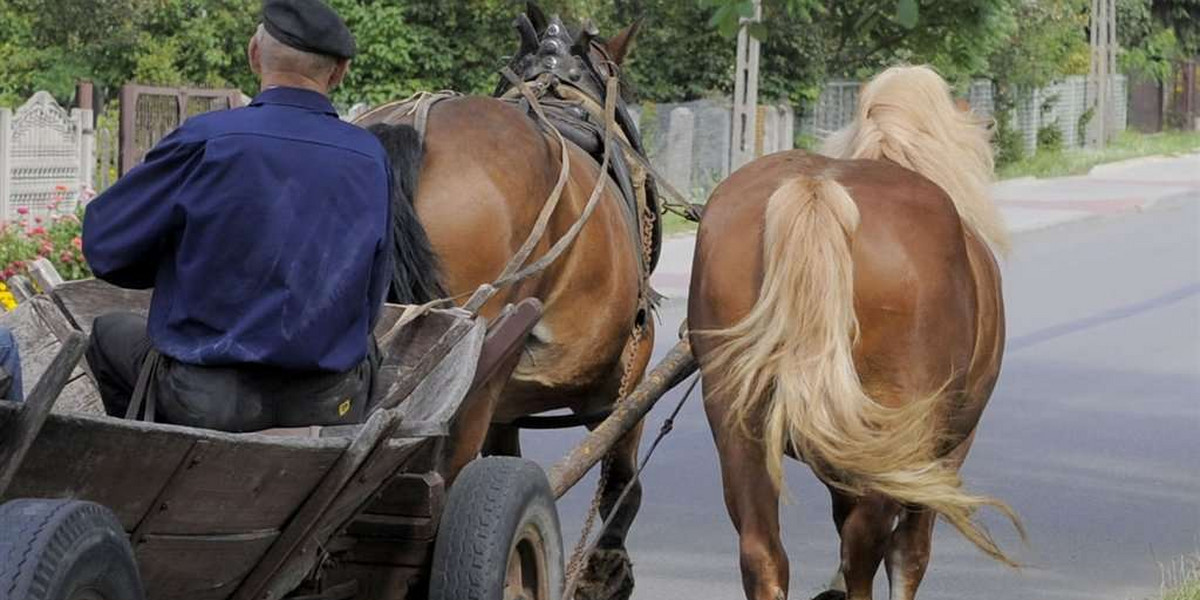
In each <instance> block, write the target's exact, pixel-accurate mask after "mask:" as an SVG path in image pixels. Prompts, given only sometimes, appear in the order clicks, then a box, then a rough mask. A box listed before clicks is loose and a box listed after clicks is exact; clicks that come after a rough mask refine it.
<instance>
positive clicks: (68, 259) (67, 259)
mask: <svg viewBox="0 0 1200 600" xmlns="http://www.w3.org/2000/svg"><path fill="white" fill-rule="evenodd" d="M58 258H60V259H61V260H62V261H63V262H65V263H70V262H71V261H72V260H74V259H75V257H73V256H71V253H70V252H63V253H62V254H61V255H59V257H58Z"/></svg>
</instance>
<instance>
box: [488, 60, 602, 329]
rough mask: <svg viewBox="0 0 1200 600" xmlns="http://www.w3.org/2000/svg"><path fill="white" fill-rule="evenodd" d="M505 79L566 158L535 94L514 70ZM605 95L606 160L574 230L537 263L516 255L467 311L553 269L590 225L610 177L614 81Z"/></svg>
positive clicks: (538, 233)
mask: <svg viewBox="0 0 1200 600" xmlns="http://www.w3.org/2000/svg"><path fill="white" fill-rule="evenodd" d="M504 76H505V77H507V78H508V79H509V81H511V82H513V84H514V85H517V86H519V89H521V92H522V94H527V95H526V100H528V101H529V104H530V106H531V107H532V108H533V110H534V113H535V114H537V116H538V118H539V119H541V120H542V121H543V123H544V124H545V125H546V126H547V127H549V128H550V130H551V131H553V132H554V134H555V135H556V136H557V137H558V139H559V141H560V143H562V144H563V154H564V156H565V155H566V141H565V140H563V139H562V134H561V133H559V132H558V129H557V128H556V127H554V125H553V124H552V123H550V120H549V119H547V118H546V114H545V112H543V111H542V107H541V105H540V104H539V103H538V100H537V98H536V97H534V96H533V94H532V93H531V92H530V91H529V89H528V87H526V86H525V85H524V82H523V81H521V80H520V79H518V78H517V76H516V74H514V73H513V72H512V71H511V70H509V69H507V68H506V69H505V70H504ZM605 96H606V100H605V105H606V106H605V120H604V158H603V160H602V161H601V164H600V176H599V177H598V178H597V179H596V185H595V187H593V188H592V193H591V196H589V197H588V201H587V204H586V205H585V206H584V208H583V212H582V213H580V215H579V218H578V219H576V220H575V222H574V223H572V224H571V228H570V229H568V230H567V232H566V233H564V234H563V236H562V237H561V238H559V240H558V241H557V242H555V243H554V245H553V246H551V247H550V249H549V250H548V251H547V252H546V254H545V255H544V256H542V257H541V258H539V259H538V260H536V261H534V262H533V263H532V264H530V265H529V266H528V267H525V268H524V269H520V267H521V265H522V264H524V258H526V257H528V252H526V253H525V256H523V257H522V256H521V255H520V254H518V255H517V256H514V257H513V259H512V260H511V261H509V263H508V266H507V267H506V268H505V269H504V273H502V274H501V276H500V277H499V278H497V279H496V281H495V282H493V283H492V284H491V286H489V288H488V289H486V290H485V289H481V290H480V291H479V292H477V293H476V296H475V297H472V298H471V300H470V301H468V302H467V304H466V306H465V308H466V309H467V310H470V311H474V310H477V309H478V307H479V306H482V305H483V302H486V301H487V298H490V297H491V296H492V295H494V294H495V293H496V290H497V289H498V288H501V287H504V286H506V285H511V284H513V283H517V282H518V281H521V280H523V279H527V278H528V277H530V276H532V275H534V274H536V273H538V272H540V271H542V270H543V269H545V268H546V267H548V266H550V264H551V263H553V262H554V261H555V260H557V259H558V257H559V256H560V255H561V254H562V253H563V252H565V251H566V249H567V248H568V247H569V246H570V245H571V244H572V243H573V242H574V241H575V239H576V238H577V237H578V236H579V232H580V231H581V230H582V229H583V226H584V225H585V224H586V223H587V222H588V219H589V218H590V217H591V216H592V213H593V212H594V211H595V210H596V206H597V205H599V200H600V196H601V192H602V191H603V190H604V183H605V181H606V177H607V176H606V175H605V173H607V172H608V163H609V161H610V160H611V159H612V131H613V124H614V120H615V116H614V115H615V110H616V96H617V86H616V80H615V79H610V80H609V84H608V90H607V91H606V93H605ZM555 203H556V204H557V199H555ZM547 206H549V203H547ZM543 214H544V215H545V216H547V218H548V217H549V215H548V214H546V210H545V209H544V208H543ZM539 225H542V227H541V231H539V230H538V229H536V228H535V230H534V233H531V234H530V236H529V238H528V239H526V240H525V244H526V245H527V246H529V250H531V251H532V246H533V245H535V244H536V241H537V240H535V239H534V235H535V234H536V236H537V238H538V239H540V238H541V236H542V234H544V233H545V226H544V223H541V220H540V219H539ZM522 250H525V248H524V247H523V248H522ZM518 257H520V258H521V261H520V263H518V261H517V259H518ZM518 269H519V270H518ZM488 292H490V293H488ZM485 295H486V297H484V298H483V301H482V302H479V303H478V304H476V301H477V299H478V298H479V297H482V296H485Z"/></svg>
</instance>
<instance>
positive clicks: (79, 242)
mask: <svg viewBox="0 0 1200 600" xmlns="http://www.w3.org/2000/svg"><path fill="white" fill-rule="evenodd" d="M71 245H72V246H75V247H76V248H79V249H80V250H83V238H81V237H79V236H75V238H74V239H72V240H71Z"/></svg>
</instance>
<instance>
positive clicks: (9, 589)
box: [0, 500, 145, 600]
mask: <svg viewBox="0 0 1200 600" xmlns="http://www.w3.org/2000/svg"><path fill="white" fill-rule="evenodd" d="M87 592H91V593H92V595H91V596H86V597H90V598H96V597H98V598H100V599H102V600H144V598H145V593H144V592H143V590H142V580H141V576H140V575H139V574H138V568H137V562H136V561H135V560H134V558H133V549H132V548H130V546H129V540H128V539H127V538H126V537H125V531H124V530H123V529H122V528H121V524H120V522H118V521H117V518H116V516H115V515H113V513H112V511H110V510H108V509H107V508H105V507H103V506H100V505H99V504H95V503H92V502H82V501H79V500H13V501H11V502H8V503H5V504H3V505H0V600H75V599H77V598H81V597H85V596H83V594H85V593H87Z"/></svg>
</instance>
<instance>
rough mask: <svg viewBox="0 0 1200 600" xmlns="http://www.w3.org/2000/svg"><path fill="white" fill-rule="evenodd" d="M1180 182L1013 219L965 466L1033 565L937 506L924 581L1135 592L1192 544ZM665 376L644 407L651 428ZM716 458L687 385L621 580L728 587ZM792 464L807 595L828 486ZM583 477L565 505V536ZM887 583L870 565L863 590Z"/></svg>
mask: <svg viewBox="0 0 1200 600" xmlns="http://www.w3.org/2000/svg"><path fill="white" fill-rule="evenodd" d="M1198 165H1200V161H1198V162H1197V163H1194V164H1193V165H1192V166H1193V167H1195V166H1198ZM1136 172H1140V173H1143V174H1144V173H1145V172H1146V171H1145V169H1139V170H1137V171H1136ZM1174 172H1175V173H1176V174H1178V173H1180V172H1181V171H1180V170H1179V169H1176V170H1175V171H1174ZM1183 172H1184V173H1185V177H1188V178H1189V179H1190V178H1191V177H1193V175H1192V174H1194V173H1195V172H1196V171H1195V170H1194V169H1192V170H1187V169H1185V170H1183ZM1190 182H1191V184H1192V185H1188V186H1185V188H1184V189H1183V191H1180V190H1179V189H1172V190H1168V191H1169V192H1170V194H1171V195H1168V196H1165V197H1158V198H1156V199H1155V202H1154V203H1153V206H1151V205H1150V204H1149V203H1147V204H1145V205H1144V206H1143V205H1137V206H1134V205H1128V206H1126V205H1122V207H1123V208H1129V207H1130V206H1133V208H1136V209H1137V210H1135V211H1132V212H1130V211H1126V210H1113V209H1112V208H1113V207H1112V206H1109V205H1104V206H1101V207H1100V209H1099V210H1094V211H1092V212H1093V213H1095V214H1093V215H1091V217H1090V218H1087V219H1084V220H1078V219H1065V218H1058V217H1056V218H1055V223H1046V224H1044V225H1045V227H1027V228H1026V229H1030V231H1026V232H1024V233H1021V234H1019V235H1018V236H1017V238H1016V243H1015V250H1014V252H1013V254H1012V255H1011V256H1010V257H1009V259H1008V260H1007V261H1006V263H1005V265H1004V272H1005V294H1006V301H1007V305H1008V306H1007V309H1008V322H1009V342H1008V349H1007V353H1006V357H1005V364H1004V370H1003V373H1002V374H1001V378H1000V382H999V385H998V387H997V390H996V393H995V394H994V396H993V398H992V401H991V404H990V406H989V408H988V411H987V412H986V413H985V415H984V418H983V422H982V424H981V429H980V432H979V434H978V439H977V441H976V443H975V447H974V450H973V451H972V454H971V456H970V458H969V459H968V461H967V464H966V467H965V470H964V475H965V479H966V482H967V484H968V485H969V487H970V488H971V489H973V490H976V491H979V492H983V493H987V494H992V495H995V496H998V497H1000V498H1003V499H1005V500H1007V501H1008V502H1010V503H1011V504H1012V505H1013V507H1014V508H1016V509H1017V511H1018V512H1019V513H1020V514H1021V516H1022V517H1023V518H1024V520H1025V524H1026V526H1027V528H1028V529H1029V532H1030V541H1029V545H1028V547H1023V546H1022V545H1021V544H1020V542H1019V540H1017V539H1016V536H1015V535H1014V534H1013V533H1012V532H1011V530H1010V528H1008V527H1006V526H1005V525H1004V524H1003V523H1002V522H1001V521H1000V520H998V519H994V518H992V519H989V523H992V524H994V526H993V530H994V532H995V533H996V534H997V536H998V538H999V539H1000V540H1001V542H1002V543H1003V544H1004V546H1005V547H1006V548H1009V549H1011V550H1013V551H1014V552H1015V554H1016V556H1017V557H1018V558H1019V559H1020V560H1022V561H1023V562H1025V563H1026V564H1027V565H1028V566H1027V567H1026V568H1025V569H1023V570H1021V571H1013V570H1009V569H1007V568H1005V567H1003V566H1001V565H999V564H995V563H992V562H990V561H989V560H988V559H987V558H985V557H983V556H982V555H981V554H980V553H978V552H977V551H975V550H974V549H973V548H972V547H970V546H969V545H968V544H967V543H966V542H964V541H962V540H961V539H959V538H958V537H957V534H956V533H955V532H954V531H953V529H951V528H950V527H948V526H946V525H944V524H939V526H938V529H937V533H936V538H935V542H934V558H933V561H932V566H931V567H930V570H929V573H928V574H927V576H926V580H925V584H924V585H923V586H922V593H921V598H923V599H926V600H938V599H945V600H949V599H961V598H968V597H969V598H1004V599H1005V600H1051V599H1062V600H1141V599H1145V598H1149V597H1151V596H1153V595H1154V594H1156V593H1157V591H1158V589H1159V584H1160V564H1161V563H1167V562H1169V561H1171V560H1172V559H1174V558H1176V557H1178V556H1180V555H1183V554H1188V553H1194V552H1197V551H1198V550H1200V242H1198V237H1200V235H1198V231H1200V212H1198V210H1197V206H1198V205H1200V190H1198V189H1197V186H1196V184H1197V180H1196V179H1190ZM1142 183H1143V184H1145V185H1150V186H1153V185H1154V182H1142ZM1160 196H1162V194H1160ZM1045 197H1048V196H1047V195H1045V194H1043V195H1042V196H1039V198H1040V199H1044V198H1045ZM1014 202H1016V201H1014ZM1056 202H1059V203H1061V201H1056ZM1087 202H1089V201H1086V200H1085V201H1084V204H1086V203H1087ZM1089 206H1090V205H1089ZM1067 208H1071V207H1063V206H1054V207H1053V209H1054V210H1055V211H1060V210H1066V209H1067ZM1084 210H1088V209H1086V208H1085V209H1084ZM1059 216H1061V215H1059ZM1027 220H1028V219H1027ZM1035 220H1036V219H1035ZM1061 221H1070V222H1068V223H1066V224H1059V222H1061ZM1050 225H1053V226H1052V227H1051V226H1050ZM1046 227H1048V228H1046ZM684 312H685V307H684V300H683V299H681V298H675V299H672V300H670V301H668V302H667V303H666V304H665V305H664V307H663V310H662V311H661V312H660V319H661V327H660V330H659V331H660V332H661V334H660V336H659V340H658V342H657V344H656V346H657V353H658V356H661V355H662V353H664V352H665V351H666V350H667V349H668V348H669V347H670V345H671V344H672V343H673V341H674V332H675V331H677V330H678V325H679V323H680V321H681V320H682V318H683V316H684ZM679 392H680V390H678V389H677V390H675V392H673V394H672V395H671V396H669V397H668V398H667V399H665V400H664V401H663V402H661V403H660V404H659V406H658V407H657V408H656V409H655V411H654V412H653V413H652V414H651V416H650V420H649V424H648V427H647V431H648V432H650V433H653V432H655V431H657V429H658V427H659V424H660V423H661V421H662V419H663V418H664V417H665V415H666V414H667V412H669V410H670V408H671V407H672V406H673V405H674V403H675V400H676V399H677V398H678V394H679ZM578 437H579V432H577V431H567V432H528V433H526V434H525V435H524V437H523V445H524V447H525V449H526V452H527V454H528V455H529V456H531V457H532V458H534V459H536V460H539V461H542V462H543V463H550V462H552V461H553V460H555V459H557V458H558V457H560V456H562V455H563V453H564V452H565V451H566V449H567V448H568V446H569V444H571V443H572V442H573V441H575V440H577V439H578ZM716 460H717V459H716V452H715V449H714V447H713V443H712V440H711V437H710V434H709V431H708V427H707V424H706V422H705V421H704V417H703V411H702V409H701V405H700V402H699V401H698V398H693V399H692V400H691V401H690V404H689V405H688V406H687V407H685V409H684V411H683V414H682V416H681V418H680V422H679V423H678V424H677V427H676V430H675V432H674V433H672V434H671V435H670V436H669V437H668V439H667V441H666V442H665V443H664V445H663V446H662V448H661V449H660V451H659V454H658V455H657V456H656V458H655V459H654V461H653V463H652V464H651V465H650V466H649V468H648V469H647V471H646V473H645V475H644V481H645V498H644V501H643V505H642V512H641V514H640V516H639V518H638V521H637V523H636V524H635V526H634V529H633V533H632V535H631V540H630V548H631V551H632V553H633V558H634V560H635V562H636V567H635V569H636V576H637V591H636V593H635V595H634V597H635V598H637V599H643V600H664V599H675V598H680V599H705V600H707V599H718V598H719V599H729V600H734V599H739V598H742V596H741V583H740V576H739V573H738V567H737V564H738V558H737V542H736V538H735V535H734V531H733V528H732V526H731V525H730V524H729V520H728V517H727V515H726V512H725V508H724V504H723V501H722V496H721V488H720V481H719V476H718V471H717V462H716ZM787 478H788V487H789V489H790V491H791V495H792V501H791V503H790V504H788V505H785V506H784V507H783V509H782V520H783V528H784V542H785V545H786V547H787V550H788V553H789V555H790V558H791V565H792V593H791V597H792V598H796V599H806V598H810V597H811V596H813V595H815V594H816V593H817V592H819V591H820V590H821V589H824V585H825V584H826V582H827V581H828V579H829V577H830V575H831V574H832V572H833V567H834V565H835V564H836V562H837V540H836V535H835V533H834V530H833V526H832V522H831V520H830V517H829V499H828V495H827V493H826V492H825V490H824V488H823V487H822V486H820V485H819V484H818V483H817V482H816V481H815V479H814V478H813V477H812V475H811V474H810V473H809V472H808V471H807V470H806V469H805V468H803V467H802V466H800V465H797V464H792V465H791V466H789V468H788V471H787ZM593 481H594V477H593V478H592V479H589V480H586V482H585V484H583V485H580V486H578V487H577V488H576V489H575V490H573V491H572V492H571V494H570V495H568V496H567V497H566V498H565V499H564V501H563V503H562V504H561V505H560V510H561V512H562V515H563V523H564V536H565V538H566V539H565V543H566V544H567V545H568V552H569V551H570V545H571V544H573V543H574V539H575V536H576V535H577V534H578V528H579V524H580V522H581V517H582V514H583V511H584V510H585V509H586V508H587V506H588V504H589V503H590V500H591V493H592V484H591V482H593ZM885 585H886V584H885V578H884V576H883V574H882V571H881V572H880V575H879V578H878V580H877V588H878V590H879V593H877V597H879V598H886V597H887V596H886V593H884V592H883V590H885V589H886V588H885Z"/></svg>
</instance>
